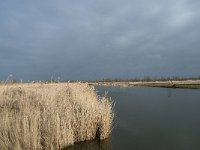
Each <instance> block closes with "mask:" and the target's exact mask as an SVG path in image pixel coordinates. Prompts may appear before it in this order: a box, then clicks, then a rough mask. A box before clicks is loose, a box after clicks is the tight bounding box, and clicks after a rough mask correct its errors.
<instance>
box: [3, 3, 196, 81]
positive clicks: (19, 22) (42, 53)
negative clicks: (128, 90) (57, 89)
mask: <svg viewBox="0 0 200 150" xmlns="http://www.w3.org/2000/svg"><path fill="white" fill-rule="evenodd" d="M199 8H200V1H199V0H176V1H175V0H167V1H164V0H84V1H83V0H58V1H55V0H48V1H47V0H43V1H41V0H40V1H39V0H32V1H27V0H18V1H15V0H6V1H0V80H4V81H5V80H6V79H7V78H8V77H9V75H10V74H12V78H15V79H17V80H48V79H51V78H53V79H57V78H60V79H61V80H70V79H71V80H85V79H102V78H135V77H146V76H151V77H167V76H184V77H193V76H195V77H196V76H199V75H200V9H199Z"/></svg>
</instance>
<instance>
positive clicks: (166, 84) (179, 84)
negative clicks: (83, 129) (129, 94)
mask: <svg viewBox="0 0 200 150" xmlns="http://www.w3.org/2000/svg"><path fill="white" fill-rule="evenodd" d="M88 84H89V85H94V86H121V87H134V86H143V87H162V88H184V89H200V80H184V81H150V82H143V81H138V82H89V83H88Z"/></svg>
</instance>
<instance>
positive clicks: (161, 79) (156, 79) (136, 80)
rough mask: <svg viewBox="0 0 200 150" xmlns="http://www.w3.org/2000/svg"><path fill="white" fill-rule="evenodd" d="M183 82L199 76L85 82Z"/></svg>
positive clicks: (199, 78) (108, 79) (106, 79)
mask: <svg viewBox="0 0 200 150" xmlns="http://www.w3.org/2000/svg"><path fill="white" fill-rule="evenodd" d="M183 80H200V76H198V77H179V76H173V77H150V76H146V77H143V78H129V79H123V78H103V79H97V80H87V81H88V82H139V81H144V82H153V81H183Z"/></svg>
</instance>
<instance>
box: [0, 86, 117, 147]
mask: <svg viewBox="0 0 200 150" xmlns="http://www.w3.org/2000/svg"><path fill="white" fill-rule="evenodd" d="M112 106H113V105H112V102H111V100H110V99H108V98H106V97H99V96H97V94H96V92H95V90H94V87H92V86H89V85H87V84H85V83H57V84H38V83H37V84H16V85H1V86H0V149H3V150H22V149H23V150H25V149H29V150H40V149H44V150H51V149H52V150H57V149H62V148H65V147H67V146H70V145H73V144H74V143H76V142H80V141H86V140H92V139H95V138H99V139H105V138H108V137H109V135H110V133H111V130H112V121H113V117H114V113H113V107H112Z"/></svg>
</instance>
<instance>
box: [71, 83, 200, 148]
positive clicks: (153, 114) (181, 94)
mask: <svg viewBox="0 0 200 150" xmlns="http://www.w3.org/2000/svg"><path fill="white" fill-rule="evenodd" d="M96 89H97V91H98V94H99V95H103V94H104V91H108V92H109V94H108V96H109V97H112V99H113V100H114V102H115V113H116V119H115V123H114V129H113V132H112V135H111V138H110V139H108V140H106V141H101V142H100V141H93V142H89V143H88V142H87V143H84V146H83V145H81V144H77V145H76V146H75V147H74V148H73V147H71V149H73V150H75V149H76V150H88V149H91V150H92V149H95V150H96V149H97V150H111V149H113V150H122V149H133V150H199V149H200V90H190V89H167V88H151V87H128V88H124V87H97V88H96Z"/></svg>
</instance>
